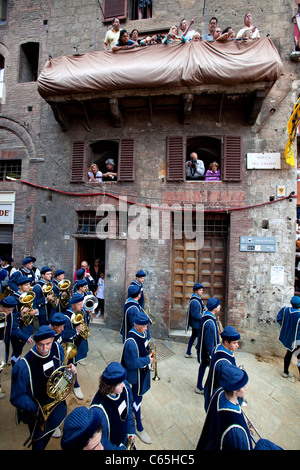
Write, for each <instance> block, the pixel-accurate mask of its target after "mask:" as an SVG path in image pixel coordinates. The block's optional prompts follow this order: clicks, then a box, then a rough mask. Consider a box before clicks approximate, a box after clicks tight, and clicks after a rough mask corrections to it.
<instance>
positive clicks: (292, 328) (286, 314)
mask: <svg viewBox="0 0 300 470" xmlns="http://www.w3.org/2000/svg"><path fill="white" fill-rule="evenodd" d="M276 321H277V323H279V325H281V329H280V335H279V341H280V342H281V343H282V344H283V346H285V347H286V348H287V349H289V350H290V351H293V350H294V349H295V347H296V342H297V341H300V328H299V324H300V311H299V310H297V309H296V308H292V307H283V308H282V309H281V310H279V312H278V314H277V318H276Z"/></svg>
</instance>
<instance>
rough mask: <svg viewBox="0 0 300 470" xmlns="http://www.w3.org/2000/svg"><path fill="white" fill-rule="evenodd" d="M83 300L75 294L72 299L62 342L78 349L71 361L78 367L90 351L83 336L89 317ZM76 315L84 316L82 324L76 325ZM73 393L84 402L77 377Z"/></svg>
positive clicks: (66, 312)
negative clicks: (71, 344)
mask: <svg viewBox="0 0 300 470" xmlns="http://www.w3.org/2000/svg"><path fill="white" fill-rule="evenodd" d="M83 300H84V296H83V295H81V294H79V293H76V294H73V295H72V297H71V298H70V302H69V307H68V308H67V310H66V311H65V314H64V315H65V317H66V324H65V327H64V331H63V332H62V341H63V342H72V343H74V344H75V346H76V347H77V355H76V356H75V357H74V358H73V359H71V360H70V361H72V362H73V364H76V365H77V363H78V362H79V361H82V360H84V359H85V358H86V357H87V354H88V350H89V347H88V341H87V339H86V338H84V337H83V336H82V334H83V329H84V324H85V325H87V315H86V313H85V312H84V310H83ZM76 314H82V315H83V322H82V323H74V319H75V318H74V317H75V315H76ZM72 319H73V321H72ZM70 361H69V362H70ZM73 391H74V394H75V396H76V397H77V398H78V399H79V400H83V393H82V390H81V388H80V385H79V383H78V377H77V376H76V381H75V385H74V389H73Z"/></svg>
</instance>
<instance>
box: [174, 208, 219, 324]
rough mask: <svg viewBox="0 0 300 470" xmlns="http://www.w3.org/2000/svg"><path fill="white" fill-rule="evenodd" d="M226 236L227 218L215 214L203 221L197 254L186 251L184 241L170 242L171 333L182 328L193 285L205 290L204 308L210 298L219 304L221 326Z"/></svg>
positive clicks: (192, 251)
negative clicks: (199, 283) (171, 244)
mask: <svg viewBox="0 0 300 470" xmlns="http://www.w3.org/2000/svg"><path fill="white" fill-rule="evenodd" d="M227 232H228V220H227V217H224V216H223V215H222V214H218V213H217V214H207V215H205V220H204V244H203V247H202V248H201V249H200V250H190V249H188V246H189V245H190V244H189V242H190V241H189V240H187V239H185V238H184V237H182V239H180V240H175V239H174V240H173V254H172V303H171V315H170V329H182V328H184V326H185V319H186V311H187V308H188V304H189V300H190V297H191V294H192V293H193V285H194V284H195V283H196V282H201V284H202V285H203V286H204V292H203V297H202V298H203V301H204V304H206V301H207V299H209V297H217V298H218V299H219V300H220V302H221V307H222V309H221V312H220V320H221V322H222V324H223V326H224V323H225V308H226V260H227Z"/></svg>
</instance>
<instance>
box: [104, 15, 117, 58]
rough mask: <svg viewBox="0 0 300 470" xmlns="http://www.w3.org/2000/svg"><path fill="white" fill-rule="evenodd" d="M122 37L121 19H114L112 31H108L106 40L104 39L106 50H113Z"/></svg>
mask: <svg viewBox="0 0 300 470" xmlns="http://www.w3.org/2000/svg"><path fill="white" fill-rule="evenodd" d="M119 36H120V21H119V18H114V19H113V22H112V29H110V30H109V31H107V33H106V36H105V39H104V44H103V46H104V49H105V50H106V51H107V50H108V49H112V48H113V46H115V45H116V44H117V42H118V40H119Z"/></svg>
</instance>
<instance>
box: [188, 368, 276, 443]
mask: <svg viewBox="0 0 300 470" xmlns="http://www.w3.org/2000/svg"><path fill="white" fill-rule="evenodd" d="M230 367H232V373H231V374H230V382H226V381H225V380H224V381H221V384H220V387H219V388H217V390H216V391H215V392H214V394H213V396H212V399H211V401H210V405H209V408H208V412H207V415H206V419H205V422H204V425H203V428H202V432H201V435H200V438H199V441H198V444H197V447H196V450H197V451H202V450H253V449H259V450H281V449H280V447H278V446H277V445H275V444H273V443H272V442H270V441H268V440H267V439H259V440H258V441H257V442H256V444H255V445H253V443H252V441H253V439H252V437H251V433H250V430H249V427H248V424H247V420H246V418H245V416H244V414H243V410H242V407H241V405H240V402H241V400H242V398H243V397H244V396H245V394H246V391H247V383H248V380H249V378H248V375H247V373H246V371H245V370H243V369H240V368H239V367H236V366H234V365H231V366H230Z"/></svg>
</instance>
